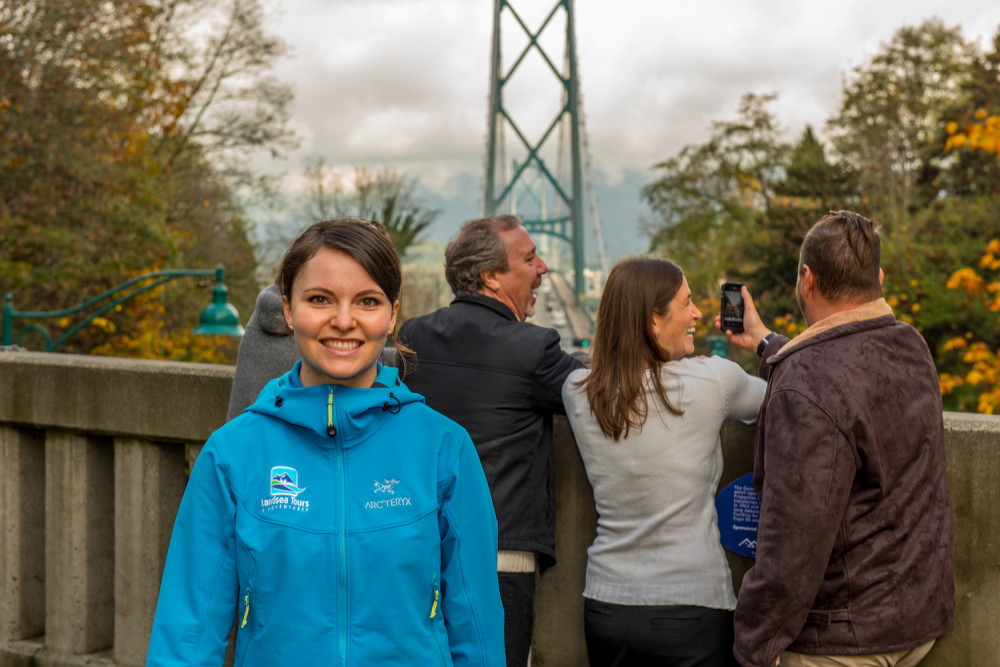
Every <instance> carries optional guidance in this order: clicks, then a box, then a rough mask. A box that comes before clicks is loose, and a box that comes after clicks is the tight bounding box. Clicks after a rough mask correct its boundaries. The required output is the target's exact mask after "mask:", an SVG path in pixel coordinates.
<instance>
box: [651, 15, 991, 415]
mask: <svg viewBox="0 0 1000 667" xmlns="http://www.w3.org/2000/svg"><path fill="white" fill-rule="evenodd" d="M772 99H773V98H772V97H761V98H758V97H754V96H752V95H748V96H747V97H745V98H744V101H743V103H742V104H741V107H740V115H739V118H738V120H737V121H734V122H731V123H716V124H714V125H713V132H712V135H711V136H710V138H709V139H708V141H706V142H705V143H704V144H701V145H694V146H687V147H685V148H684V149H683V150H682V151H681V152H680V154H678V155H677V156H676V157H673V158H670V159H668V160H666V161H664V162H663V163H661V164H660V165H657V167H656V169H657V171H658V174H657V178H656V180H654V181H653V182H652V183H651V184H650V185H648V186H646V188H644V190H643V196H644V198H645V199H646V201H647V203H648V204H649V205H650V208H651V209H652V211H653V213H654V215H655V219H654V220H653V221H652V222H651V223H650V225H649V232H650V238H651V249H652V250H653V251H655V252H660V253H663V254H666V255H668V256H671V257H673V258H676V259H677V260H679V262H680V263H681V264H682V266H684V268H685V270H686V273H687V274H688V276H689V282H690V283H691V285H692V289H693V290H697V289H701V290H703V291H704V290H706V289H708V290H710V289H711V286H712V281H713V280H720V279H722V278H723V277H725V278H730V279H736V280H742V281H744V282H747V283H748V285H749V287H750V289H751V291H752V292H753V294H754V297H755V301H756V302H757V304H758V307H759V308H760V310H761V312H762V315H763V316H764V317H765V319H767V320H769V321H771V322H775V323H776V326H777V328H780V329H784V330H785V331H788V332H789V333H795V332H796V331H799V330H801V327H802V322H801V321H800V320H798V316H797V308H796V307H795V303H794V299H793V298H792V295H793V293H794V285H795V280H796V274H797V268H798V248H799V245H800V242H801V238H802V236H803V234H804V233H805V231H806V230H808V229H809V227H811V226H812V224H813V223H815V222H816V221H817V220H818V219H819V218H820V217H822V216H823V215H824V214H825V213H826V212H827V211H829V210H837V209H844V208H848V209H853V210H857V211H859V212H861V213H863V214H865V215H868V216H869V217H871V218H873V219H874V220H875V221H876V222H877V223H879V224H880V226H881V227H882V238H883V248H882V266H883V269H884V271H885V283H884V285H883V291H884V293H885V296H886V298H887V300H888V302H889V304H890V305H891V306H892V307H893V308H894V310H895V312H896V314H897V316H898V317H899V318H900V319H902V320H904V321H907V322H910V323H912V324H913V325H914V326H915V327H917V329H919V330H920V331H921V333H922V334H923V335H924V337H925V338H926V340H927V341H928V345H929V346H930V348H931V350H932V352H933V353H934V354H935V359H936V362H937V365H938V370H939V372H940V373H942V376H943V377H949V378H954V377H959V376H960V375H959V374H960V373H961V371H962V368H963V367H962V364H963V363H964V364H968V363H972V362H970V361H969V360H968V359H965V358H964V357H963V358H956V357H957V356H959V355H956V353H955V352H954V350H955V349H957V347H956V344H955V342H954V341H956V340H965V341H968V340H974V341H976V345H979V346H982V349H986V350H997V349H998V347H1000V333H998V329H997V327H996V313H995V312H993V310H991V307H993V306H995V302H989V303H987V302H985V301H984V300H983V299H982V298H979V297H978V296H976V297H975V298H974V297H973V296H969V295H967V294H962V293H959V292H956V290H954V289H950V288H949V287H948V283H949V279H950V277H952V276H953V274H955V272H956V271H959V270H960V269H962V268H963V267H969V266H973V265H975V263H976V262H977V261H978V260H979V257H980V255H981V254H982V249H983V247H984V246H986V245H987V242H988V241H989V239H990V238H992V237H994V236H995V234H996V220H997V219H998V217H1000V194H997V193H998V192H1000V161H998V160H997V159H996V153H995V151H993V149H994V148H996V146H997V144H998V143H1000V142H993V140H992V135H990V134H989V132H990V131H991V126H990V125H989V123H988V121H989V119H990V118H993V117H995V116H997V115H998V113H997V112H998V111H1000V31H998V34H997V37H996V39H995V40H994V45H993V51H991V52H986V53H983V52H981V51H980V50H979V48H978V47H977V46H976V45H974V44H970V43H967V42H966V41H965V40H964V39H963V38H962V36H961V32H960V31H959V29H958V28H949V27H946V26H945V25H944V24H943V23H941V22H940V21H939V20H931V21H927V22H925V23H924V24H922V25H920V26H916V27H904V28H902V29H900V30H899V31H898V32H897V33H896V34H895V35H894V36H893V37H892V39H891V40H890V41H889V42H888V43H886V44H884V45H883V46H882V49H881V50H880V52H879V53H878V54H876V55H875V56H874V57H873V58H872V59H871V61H869V62H867V63H864V64H862V65H860V66H858V67H856V68H855V69H854V70H853V71H852V72H851V73H850V74H849V75H848V76H847V77H846V78H845V81H844V88H843V101H842V104H841V107H840V109H839V111H838V113H837V114H836V115H835V116H834V117H833V118H831V119H829V120H828V122H827V125H826V127H827V137H826V139H821V138H818V137H817V136H816V135H815V134H814V133H813V131H812V130H811V129H809V128H807V129H806V131H805V132H804V133H803V135H802V136H801V137H800V138H799V140H798V141H797V142H796V143H795V144H794V145H791V146H788V145H785V144H783V143H782V139H781V133H780V132H779V131H778V129H777V128H778V121H777V119H776V118H774V116H773V115H772V114H770V113H769V112H768V110H767V108H766V106H767V103H769V102H770V101H771V100H772ZM949 122H951V124H950V125H949ZM977 123H978V125H979V127H978V128H977V126H976V124H977ZM998 126H1000V123H998ZM957 128H965V129H963V130H962V131H963V132H964V131H968V132H973V133H974V132H976V131H977V129H978V131H979V132H980V134H979V135H976V137H972V135H969V138H968V139H965V138H964V137H963V139H965V141H966V143H969V144H970V146H971V147H973V148H976V149H978V150H949V148H955V147H956V146H958V145H959V144H961V143H962V142H961V141H956V140H954V139H953V137H955V136H959V135H960V134H961V133H960V132H959V130H958V129H957ZM949 137H952V139H951V140H950V141H949ZM974 138H975V139H977V141H978V142H979V143H976V145H975V146H972V144H973V143H975V142H973V141H972V139H974ZM991 142H992V143H991ZM990 247H993V246H990ZM991 257H992V255H991ZM692 276H694V278H695V279H694V280H692ZM696 284H697V285H698V286H699V287H698V288H696V286H695V285H696ZM705 286H708V287H707V288H706V287H705ZM998 289H1000V288H998ZM994 310H995V308H994ZM706 319H707V318H706ZM976 350H979V352H977V354H979V356H980V357H982V356H983V353H982V351H981V349H980V348H978V347H977V348H976ZM969 354H970V353H966V354H965V357H968V355H969ZM990 354H992V352H991V353H990ZM976 363H980V365H982V362H981V359H979V358H978V357H977V361H976ZM976 372H977V373H978V375H975V377H976V378H977V381H979V382H986V381H988V380H984V379H983V378H991V377H994V376H996V377H1000V372H998V373H993V374H990V373H986V372H985V371H983V370H982V369H981V368H978V367H977V369H976ZM952 384H953V385H954V386H958V384H960V383H954V382H953V383H952ZM942 386H944V384H943V385H942ZM962 387H964V388H962ZM962 387H959V388H958V389H955V390H954V391H953V393H952V394H951V396H950V397H946V405H949V406H950V407H953V408H962V409H967V408H970V407H973V408H975V407H976V404H975V400H973V401H972V405H971V406H970V403H969V396H972V397H973V399H975V397H976V396H979V403H978V405H979V408H980V409H982V406H983V405H986V404H987V403H988V401H987V403H983V399H982V398H981V397H982V396H983V395H984V394H983V393H982V391H981V388H979V390H976V391H975V392H973V391H971V390H969V389H968V387H966V386H965V385H962ZM963 392H965V393H963ZM966 394H968V396H967V395H966ZM990 405H992V404H990Z"/></svg>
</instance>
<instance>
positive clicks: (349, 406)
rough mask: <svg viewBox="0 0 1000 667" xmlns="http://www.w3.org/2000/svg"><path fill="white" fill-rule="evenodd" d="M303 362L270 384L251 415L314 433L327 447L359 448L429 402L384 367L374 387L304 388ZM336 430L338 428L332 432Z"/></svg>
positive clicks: (390, 368)
mask: <svg viewBox="0 0 1000 667" xmlns="http://www.w3.org/2000/svg"><path fill="white" fill-rule="evenodd" d="M301 366H302V361H297V362H296V363H295V366H294V367H293V368H292V370H290V371H289V372H287V373H285V374H284V375H282V376H281V377H279V378H276V379H274V380H271V381H270V382H268V383H267V385H266V386H265V387H264V389H263V390H261V392H260V395H259V396H258V397H257V401H256V402H255V403H254V404H253V405H252V406H250V408H249V410H250V411H253V412H257V413H260V414H264V415H268V416H269V417H273V418H275V419H280V420H281V421H284V422H288V423H289V424H292V425H294V426H299V427H301V428H304V429H307V430H309V431H312V432H313V433H315V434H316V435H318V436H320V437H321V438H322V440H321V442H329V443H330V444H333V437H334V436H336V437H338V438H340V442H342V443H343V445H344V446H347V447H349V446H352V445H356V444H358V443H360V442H363V441H364V440H366V439H367V438H369V437H371V436H372V435H373V434H374V433H375V432H376V431H378V429H379V428H380V427H381V426H382V425H383V424H384V423H385V422H386V420H388V419H391V418H392V415H395V414H397V413H398V412H399V411H400V409H401V408H402V407H403V406H404V405H407V404H409V403H423V402H424V398H423V396H421V395H420V394H416V393H413V392H412V391H410V389H409V388H408V387H407V386H406V385H405V384H403V383H402V382H401V381H400V379H399V375H398V371H397V369H395V368H392V367H391V366H383V365H382V364H381V363H379V364H378V377H377V378H376V380H375V383H374V384H373V385H372V386H371V387H368V388H354V387H346V386H343V385H332V384H321V385H315V386H312V387H303V386H302V383H301V382H299V369H300V368H301ZM331 427H333V428H331Z"/></svg>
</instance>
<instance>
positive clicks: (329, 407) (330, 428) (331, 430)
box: [326, 388, 337, 438]
mask: <svg viewBox="0 0 1000 667" xmlns="http://www.w3.org/2000/svg"><path fill="white" fill-rule="evenodd" d="M326 434H327V435H328V436H330V437H331V438H332V437H333V436H335V435H337V427H336V426H334V424H333V389H332V388H331V389H330V396H329V397H328V398H327V400H326Z"/></svg>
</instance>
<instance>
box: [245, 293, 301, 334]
mask: <svg viewBox="0 0 1000 667" xmlns="http://www.w3.org/2000/svg"><path fill="white" fill-rule="evenodd" d="M254 314H255V315H256V316H257V324H258V325H260V328H261V329H262V330H263V331H264V332H265V333H269V334H272V335H275V336H290V335H291V334H292V330H291V329H289V328H288V323H287V322H285V309H284V306H282V305H281V292H279V291H278V286H277V285H275V284H274V283H271V284H270V285H268V286H267V287H266V288H264V289H262V290H261V291H260V294H258V295H257V303H256V305H255V306H254Z"/></svg>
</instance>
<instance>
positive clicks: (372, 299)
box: [361, 296, 378, 308]
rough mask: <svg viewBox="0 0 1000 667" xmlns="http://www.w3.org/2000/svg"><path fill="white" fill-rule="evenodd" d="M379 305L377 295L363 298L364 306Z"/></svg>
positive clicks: (362, 303) (372, 306)
mask: <svg viewBox="0 0 1000 667" xmlns="http://www.w3.org/2000/svg"><path fill="white" fill-rule="evenodd" d="M377 305H378V299H376V298H375V297H371V296H366V297H365V298H363V299H361V307H362V308H374V307H376V306H377Z"/></svg>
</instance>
